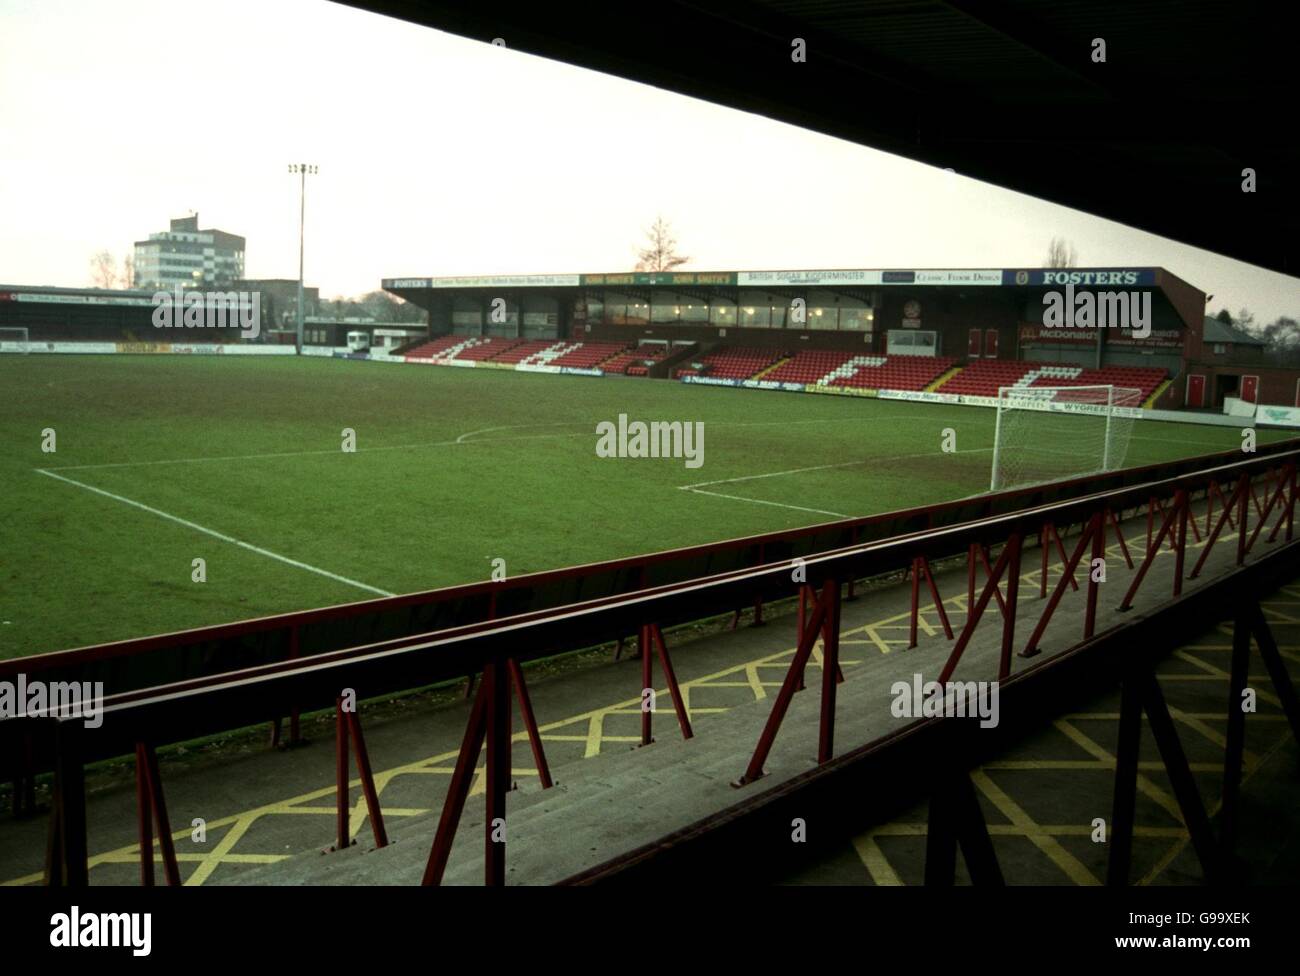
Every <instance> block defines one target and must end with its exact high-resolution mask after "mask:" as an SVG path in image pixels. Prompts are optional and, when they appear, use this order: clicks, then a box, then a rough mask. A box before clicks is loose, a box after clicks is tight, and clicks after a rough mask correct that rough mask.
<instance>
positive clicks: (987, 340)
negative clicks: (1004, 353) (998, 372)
mask: <svg viewBox="0 0 1300 976" xmlns="http://www.w3.org/2000/svg"><path fill="white" fill-rule="evenodd" d="M984 358H985V359H997V358H998V330H997V329H989V330H988V331H987V332H985V333H984Z"/></svg>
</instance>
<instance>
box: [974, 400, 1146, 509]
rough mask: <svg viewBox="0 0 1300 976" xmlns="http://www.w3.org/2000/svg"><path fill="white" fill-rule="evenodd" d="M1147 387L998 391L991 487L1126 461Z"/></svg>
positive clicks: (1058, 477) (1062, 476)
mask: <svg viewBox="0 0 1300 976" xmlns="http://www.w3.org/2000/svg"><path fill="white" fill-rule="evenodd" d="M1141 407H1142V391H1141V390H1136V389H1132V388H1129V387H1122V386H1023V387H1022V386H1004V387H1002V388H1000V389H999V390H998V416H997V426H996V427H995V429H994V434H993V477H992V483H991V486H990V487H991V490H993V491H1004V490H1006V489H1009V488H1023V487H1026V486H1028V485H1038V484H1043V483H1045V482H1048V481H1061V480H1064V479H1066V478H1078V477H1083V476H1086V475H1090V474H1100V473H1101V472H1104V471H1115V470H1117V469H1119V468H1122V467H1123V466H1124V460H1125V458H1126V457H1127V456H1128V445H1129V438H1130V437H1131V436H1132V434H1133V424H1134V423H1135V422H1136V421H1137V418H1138V417H1140V416H1141V415H1142V409H1141Z"/></svg>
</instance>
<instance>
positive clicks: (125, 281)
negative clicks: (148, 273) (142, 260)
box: [122, 252, 135, 288]
mask: <svg viewBox="0 0 1300 976" xmlns="http://www.w3.org/2000/svg"><path fill="white" fill-rule="evenodd" d="M122 287H123V288H134V287H135V255H133V254H131V253H130V252H128V253H127V255H126V257H124V258H122Z"/></svg>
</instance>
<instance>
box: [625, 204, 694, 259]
mask: <svg viewBox="0 0 1300 976" xmlns="http://www.w3.org/2000/svg"><path fill="white" fill-rule="evenodd" d="M645 236H646V240H647V241H648V242H649V246H648V247H645V248H638V249H637V252H636V253H637V257H638V261H637V263H636V270H637V271H671V270H672V269H673V268H677V267H680V266H681V265H683V264H685V263H686V262H687V261H689V260H690V258H688V257H683V256H682V255H680V254H678V253H677V239H676V238H675V237H674V236H673V228H672V225H671V224H670V223H668V221H666V220H664V219H663V217H656V218H655V222H654V224H653V225H652V226H651V227H650V229H649V230H647V231H646V232H645Z"/></svg>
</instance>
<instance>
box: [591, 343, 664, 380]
mask: <svg viewBox="0 0 1300 976" xmlns="http://www.w3.org/2000/svg"><path fill="white" fill-rule="evenodd" d="M671 351H672V350H671V349H670V348H669V346H668V344H667V343H663V342H652V343H649V344H647V345H641V346H637V347H636V348H635V349H627V350H625V351H623V352H621V353H619V354H618V355H617V356H615V357H614V358H613V359H609V360H606V361H605V362H603V363H601V364H600V370H601V372H603V373H626V374H627V375H628V376H645V375H646V374H647V373H649V371H650V370H649V367H648V366H647V365H646V363H656V362H658V361H659V360H661V359H663V358H664V357H666V356H667V355H668V354H669V353H670V352H671Z"/></svg>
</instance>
